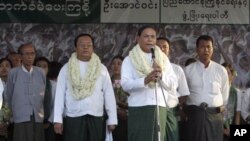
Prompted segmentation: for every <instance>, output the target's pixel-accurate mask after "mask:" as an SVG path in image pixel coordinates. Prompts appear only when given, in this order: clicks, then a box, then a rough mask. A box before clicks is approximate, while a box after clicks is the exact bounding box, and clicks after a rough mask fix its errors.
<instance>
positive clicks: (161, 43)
mask: <svg viewBox="0 0 250 141" xmlns="http://www.w3.org/2000/svg"><path fill="white" fill-rule="evenodd" d="M156 45H157V46H159V47H160V48H161V50H162V52H163V53H165V54H166V55H167V56H169V44H168V42H167V41H165V40H162V39H159V40H157V41H156Z"/></svg>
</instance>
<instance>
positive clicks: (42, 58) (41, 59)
mask: <svg viewBox="0 0 250 141" xmlns="http://www.w3.org/2000/svg"><path fill="white" fill-rule="evenodd" d="M39 61H45V62H46V63H47V64H48V66H49V63H50V61H49V60H48V59H47V58H45V57H38V58H36V60H35V61H34V65H35V66H36V63H37V62H39Z"/></svg>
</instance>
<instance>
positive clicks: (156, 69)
mask: <svg viewBox="0 0 250 141" xmlns="http://www.w3.org/2000/svg"><path fill="white" fill-rule="evenodd" d="M161 73H162V70H161V67H160V66H159V65H158V64H157V63H155V62H154V63H153V71H151V72H150V73H149V74H148V75H147V76H146V78H145V80H144V84H145V85H147V84H148V83H150V82H156V81H157V80H158V79H160V78H161Z"/></svg>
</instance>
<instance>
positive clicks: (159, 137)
mask: <svg viewBox="0 0 250 141" xmlns="http://www.w3.org/2000/svg"><path fill="white" fill-rule="evenodd" d="M151 52H152V61H153V64H154V63H155V54H154V49H153V48H151ZM157 82H158V78H157V79H156V80H155V83H154V84H155V85H154V86H155V91H154V94H155V99H156V116H157V117H156V123H157V125H156V128H157V140H158V141H161V127H160V110H159V104H158V96H157V95H158V94H157ZM159 86H160V88H161V91H162V95H163V98H164V101H165V104H166V107H167V101H166V97H165V95H164V91H163V88H162V85H161V84H160V83H159Z"/></svg>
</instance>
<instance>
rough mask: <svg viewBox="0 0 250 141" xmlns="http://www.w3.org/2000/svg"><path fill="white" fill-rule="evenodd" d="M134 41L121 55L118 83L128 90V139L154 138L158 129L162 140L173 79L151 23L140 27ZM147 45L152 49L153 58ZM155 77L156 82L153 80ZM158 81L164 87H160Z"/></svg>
mask: <svg viewBox="0 0 250 141" xmlns="http://www.w3.org/2000/svg"><path fill="white" fill-rule="evenodd" d="M137 42H138V44H137V45H136V46H134V47H133V49H132V50H131V51H130V52H129V55H128V56H127V57H126V58H125V59H124V61H123V63H122V73H121V85H122V87H123V89H124V91H126V92H128V93H129V94H130V95H129V97H128V106H129V108H128V140H129V141H157V140H158V135H159V132H158V131H160V140H161V141H163V140H164V139H166V132H165V127H166V112H167V109H166V107H167V106H166V101H167V100H168V96H169V93H170V91H173V90H175V88H176V86H177V79H176V76H175V74H174V72H173V69H172V67H171V64H170V62H169V60H168V58H167V56H166V55H165V54H164V53H163V52H162V51H161V50H160V48H159V47H157V46H156V45H155V44H156V30H155V29H154V27H152V26H143V27H141V28H140V29H139V30H138V33H137ZM151 48H152V49H153V50H154V52H155V59H153V58H154V57H152V56H153V54H152V53H151ZM156 81H157V82H160V83H157V84H155V82H156ZM159 84H162V85H164V88H163V89H161V87H160V86H159ZM158 106H159V107H158ZM158 108H159V115H157V111H158V110H157V109H158ZM158 120H159V125H160V127H158V124H157V121H158Z"/></svg>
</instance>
